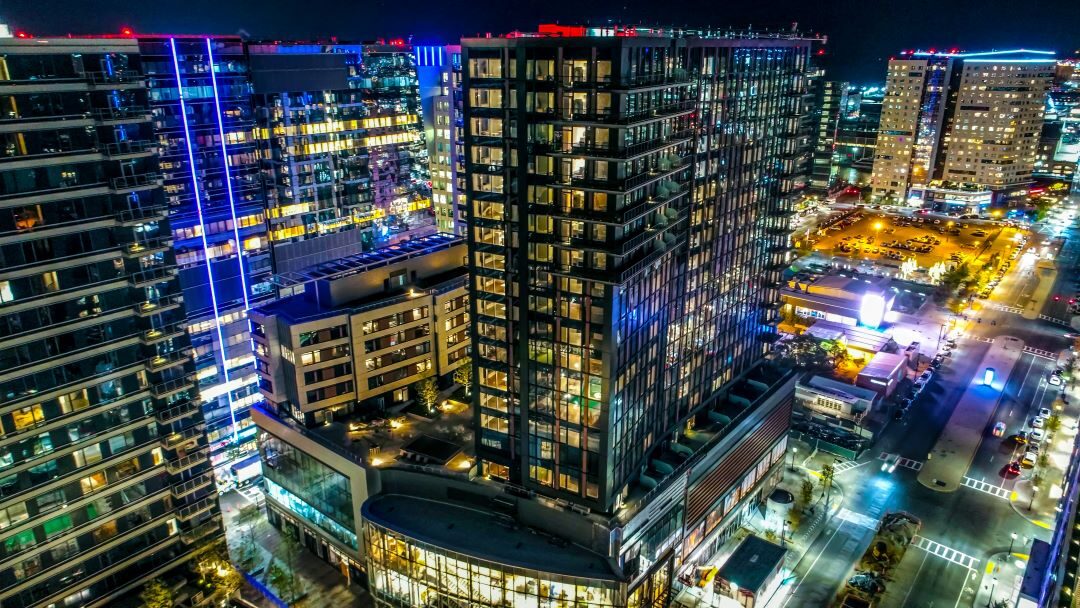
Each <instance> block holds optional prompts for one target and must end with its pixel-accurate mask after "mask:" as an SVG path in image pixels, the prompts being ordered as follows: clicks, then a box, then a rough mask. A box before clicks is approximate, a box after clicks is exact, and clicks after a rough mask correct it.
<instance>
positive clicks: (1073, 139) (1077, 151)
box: [1034, 81, 1080, 181]
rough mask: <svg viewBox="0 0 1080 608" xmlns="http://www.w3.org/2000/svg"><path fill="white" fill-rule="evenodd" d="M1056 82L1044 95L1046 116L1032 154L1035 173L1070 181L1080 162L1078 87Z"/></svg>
mask: <svg viewBox="0 0 1080 608" xmlns="http://www.w3.org/2000/svg"><path fill="white" fill-rule="evenodd" d="M1070 85H1071V83H1069V82H1068V81H1065V82H1060V83H1055V86H1054V88H1053V89H1051V90H1050V92H1049V93H1048V94H1047V96H1046V117H1045V120H1044V122H1043V127H1042V132H1041V135H1040V137H1039V148H1038V151H1037V152H1036V156H1035V170H1034V173H1035V176H1036V177H1040V178H1046V179H1055V180H1064V181H1072V180H1073V177H1074V176H1075V174H1076V166H1077V162H1078V161H1080V88H1078V87H1073V86H1070Z"/></svg>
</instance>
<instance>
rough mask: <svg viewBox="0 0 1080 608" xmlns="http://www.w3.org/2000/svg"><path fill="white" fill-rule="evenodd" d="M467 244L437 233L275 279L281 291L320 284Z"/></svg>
mask: <svg viewBox="0 0 1080 608" xmlns="http://www.w3.org/2000/svg"><path fill="white" fill-rule="evenodd" d="M464 242H465V239H463V238H461V237H458V236H454V235H452V234H445V233H442V232H437V233H435V234H431V235H428V236H422V237H418V238H413V239H411V240H408V241H401V242H400V243H395V244H393V245H387V246H385V247H380V248H378V249H373V250H371V251H365V252H364V253H358V254H356V255H350V256H346V257H343V258H339V259H337V260H333V261H330V262H325V263H323V264H316V265H315V266H310V267H308V268H304V269H303V270H297V271H295V272H286V273H282V274H280V275H277V276H275V277H274V281H275V282H276V283H277V284H278V285H279V286H281V287H290V286H293V285H301V284H304V283H310V282H312V281H318V280H331V279H340V278H343V277H347V276H350V275H354V274H358V273H361V272H367V271H368V270H372V269H374V268H379V267H382V266H389V265H390V264H396V263H398V262H403V261H405V260H408V259H410V258H414V257H416V256H421V255H425V254H428V253H431V252H433V251H439V250H440V249H448V248H450V247H453V246H454V245H458V244H461V243H464Z"/></svg>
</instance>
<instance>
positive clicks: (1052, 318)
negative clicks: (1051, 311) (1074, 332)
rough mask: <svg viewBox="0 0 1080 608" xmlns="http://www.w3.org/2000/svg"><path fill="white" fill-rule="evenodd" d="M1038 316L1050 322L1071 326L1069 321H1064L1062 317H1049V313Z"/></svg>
mask: <svg viewBox="0 0 1080 608" xmlns="http://www.w3.org/2000/svg"><path fill="white" fill-rule="evenodd" d="M1039 318H1040V319H1042V320H1043V321H1049V322H1051V323H1056V324H1058V325H1064V326H1065V327H1072V324H1071V323H1069V322H1068V321H1066V320H1064V319H1059V318H1057V317H1051V316H1049V315H1039Z"/></svg>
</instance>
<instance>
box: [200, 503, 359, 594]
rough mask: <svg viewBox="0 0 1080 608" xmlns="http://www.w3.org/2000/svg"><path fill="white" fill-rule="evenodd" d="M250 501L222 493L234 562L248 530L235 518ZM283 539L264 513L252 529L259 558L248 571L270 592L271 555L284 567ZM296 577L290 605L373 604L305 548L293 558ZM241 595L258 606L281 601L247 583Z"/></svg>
mask: <svg viewBox="0 0 1080 608" xmlns="http://www.w3.org/2000/svg"><path fill="white" fill-rule="evenodd" d="M250 504H251V502H249V501H248V499H247V498H245V497H244V496H242V495H241V494H239V493H237V492H235V491H230V492H226V493H225V494H222V495H221V510H222V513H223V515H224V521H225V536H226V539H227V541H228V545H229V553H230V555H232V556H233V557H234V563H235V558H237V557H239V556H240V555H241V554H242V551H241V547H242V546H243V544H244V542H245V539H244V535H245V534H246V531H247V530H246V526H241V525H240V524H239V523H238V522H236V521H235V520H236V517H237V514H238V513H239V510H240V509H241V508H243V507H247V506H249V505H250ZM282 541H283V537H282V534H281V532H280V531H279V530H278V529H277V528H275V527H274V526H271V525H270V523H269V522H267V521H266V519H265V513H264V515H263V519H262V521H260V522H259V524H258V525H257V526H256V529H255V543H256V545H257V546H258V548H259V558H258V559H256V565H255V566H253V567H252V568H251V569H250V570H249V574H251V575H252V576H253V577H254V578H255V580H257V581H258V582H259V583H260V584H262V585H265V587H266V588H267V589H269V590H271V591H272V586H271V585H270V583H269V581H267V580H266V573H267V569H268V568H269V565H270V562H271V558H272V557H273V558H275V559H276V561H277V563H278V565H279V566H280V567H282V568H286V566H285V562H284V558H283V555H282V551H280V550H279V545H280V544H281V542H282ZM237 567H239V566H237ZM296 576H297V578H298V579H299V581H300V586H301V587H302V589H303V591H302V593H301V594H300V596H299V599H297V600H296V601H295V602H293V603H292V604H291V606H295V607H298V608H322V607H323V606H332V607H333V608H369V607H371V606H373V605H374V603H373V602H372V600H371V596H369V595H368V594H367V593H366V592H365V591H364V590H362V589H361V588H360V587H358V586H356V585H352V586H350V585H348V584H347V583H346V581H345V578H344V577H343V576H342V574H341V572H339V571H338V570H337V569H335V568H334V567H333V566H331V565H330V564H328V563H326V562H324V561H323V560H321V559H319V558H318V557H315V556H314V555H311V554H310V553H309V552H308V551H307V549H303V550H302V551H301V553H300V556H299V557H298V558H297V559H296ZM241 595H242V597H243V598H244V599H246V600H248V601H250V602H252V603H254V604H255V605H257V606H260V607H261V608H278V607H279V606H280V605H281V604H279V603H278V602H280V601H281V600H280V599H279V598H268V597H266V596H265V595H264V594H263V593H261V592H260V591H259V590H256V589H255V588H254V587H252V586H251V585H250V584H247V583H246V582H245V584H244V586H243V587H241ZM275 600H276V601H275Z"/></svg>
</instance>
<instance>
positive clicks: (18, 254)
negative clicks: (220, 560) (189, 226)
mask: <svg viewBox="0 0 1080 608" xmlns="http://www.w3.org/2000/svg"><path fill="white" fill-rule="evenodd" d="M0 81H2V83H0V87H2V91H0V95H2V96H3V107H4V114H3V116H2V120H3V123H4V140H5V146H4V154H3V158H2V159H0V206H2V207H4V208H5V209H6V212H5V213H0V370H2V371H0V552H2V558H0V604H2V605H3V606H5V608H7V607H11V608H23V607H30V606H88V607H104V606H113V605H119V604H120V603H121V598H122V596H124V595H125V594H129V593H137V591H138V589H139V588H140V587H141V586H142V585H143V584H144V583H145V582H146V581H148V580H149V579H151V578H154V577H159V576H168V577H171V576H173V575H174V574H182V573H183V569H182V568H180V567H181V566H182V565H183V564H184V563H185V562H187V561H188V560H190V559H192V558H193V557H194V555H195V551H196V550H197V549H198V548H199V547H200V546H201V545H202V544H203V543H205V542H210V541H213V540H215V539H218V538H220V537H221V536H222V535H223V530H222V527H221V521H220V513H219V511H218V506H217V496H216V490H215V488H214V484H213V474H212V471H211V467H210V461H209V449H208V446H207V443H206V435H205V432H204V426H205V424H204V422H203V416H202V410H201V408H200V407H199V395H198V389H197V386H196V384H195V370H194V366H193V364H192V358H191V347H190V340H189V337H188V334H187V332H186V316H185V312H184V307H183V304H184V295H183V293H182V288H181V281H180V279H179V277H178V273H179V270H178V266H177V261H176V259H175V257H174V254H173V250H172V239H173V236H172V232H171V228H170V224H169V208H168V205H167V202H166V198H165V196H164V193H163V177H162V175H161V174H160V173H159V168H158V157H157V146H156V145H155V128H154V123H153V118H152V111H151V100H150V91H149V89H148V86H147V82H146V77H145V75H144V72H143V66H142V59H141V57H140V54H139V46H138V44H137V42H136V41H135V40H130V39H127V40H120V39H118V40H97V39H77V38H67V39H18V38H15V39H3V40H0ZM181 113H183V112H181Z"/></svg>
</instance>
